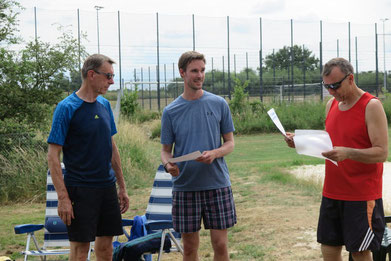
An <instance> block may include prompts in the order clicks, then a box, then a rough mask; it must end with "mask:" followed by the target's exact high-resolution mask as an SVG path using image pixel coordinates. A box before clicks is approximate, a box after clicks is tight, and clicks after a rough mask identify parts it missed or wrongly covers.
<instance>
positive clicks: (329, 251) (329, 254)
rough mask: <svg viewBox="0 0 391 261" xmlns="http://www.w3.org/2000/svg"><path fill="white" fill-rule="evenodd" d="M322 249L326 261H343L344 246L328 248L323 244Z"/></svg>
mask: <svg viewBox="0 0 391 261" xmlns="http://www.w3.org/2000/svg"><path fill="white" fill-rule="evenodd" d="M320 249H321V250H322V255H323V260H324V261H342V255H341V253H342V246H328V245H324V244H322V245H321V247H320Z"/></svg>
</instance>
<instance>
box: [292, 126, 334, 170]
mask: <svg viewBox="0 0 391 261" xmlns="http://www.w3.org/2000/svg"><path fill="white" fill-rule="evenodd" d="M293 141H294V142H295V147H296V152H297V153H298V154H303V155H307V156H312V157H317V158H321V159H327V158H326V157H324V156H322V152H326V151H330V150H332V149H333V144H332V142H331V139H330V135H329V134H328V133H327V132H326V131H322V130H295V136H294V137H293ZM327 160H330V159H327ZM330 161H331V162H332V163H334V164H335V165H337V166H338V163H337V162H336V161H333V160H330Z"/></svg>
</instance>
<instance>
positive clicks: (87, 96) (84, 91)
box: [76, 83, 98, 102]
mask: <svg viewBox="0 0 391 261" xmlns="http://www.w3.org/2000/svg"><path fill="white" fill-rule="evenodd" d="M76 95H77V96H78V97H79V98H80V99H82V100H83V101H86V102H95V101H96V98H97V97H98V94H97V93H95V92H94V91H92V88H90V87H89V86H88V85H87V84H85V83H83V84H82V85H81V87H80V89H79V90H78V91H77V92H76Z"/></svg>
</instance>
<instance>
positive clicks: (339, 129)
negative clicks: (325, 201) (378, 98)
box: [323, 93, 383, 201]
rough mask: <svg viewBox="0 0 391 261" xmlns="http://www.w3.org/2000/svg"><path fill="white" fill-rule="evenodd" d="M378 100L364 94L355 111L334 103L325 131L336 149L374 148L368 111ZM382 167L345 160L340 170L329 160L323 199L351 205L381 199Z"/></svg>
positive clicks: (380, 164) (354, 106) (353, 108)
mask: <svg viewBox="0 0 391 261" xmlns="http://www.w3.org/2000/svg"><path fill="white" fill-rule="evenodd" d="M373 98H375V97H374V96H372V95H371V94H369V93H364V94H363V95H362V96H361V97H360V99H359V100H358V101H357V103H356V104H355V105H353V107H352V108H350V109H349V110H347V111H341V110H339V108H338V101H337V100H335V99H334V101H333V102H332V104H331V107H330V111H329V113H328V115H327V118H326V131H327V132H328V133H329V135H330V138H331V141H332V143H333V146H342V147H350V148H357V149H365V148H370V147H372V144H371V141H370V139H369V135H368V130H367V126H366V124H365V108H366V106H367V104H368V102H369V101H370V100H371V99H373ZM382 174H383V163H374V164H366V163H361V162H358V161H354V160H350V159H346V160H344V161H340V162H338V166H336V165H334V164H333V163H332V162H330V161H329V160H326V175H325V181H324V186H323V196H325V197H328V198H332V199H337V200H348V201H366V200H374V199H378V198H381V197H382Z"/></svg>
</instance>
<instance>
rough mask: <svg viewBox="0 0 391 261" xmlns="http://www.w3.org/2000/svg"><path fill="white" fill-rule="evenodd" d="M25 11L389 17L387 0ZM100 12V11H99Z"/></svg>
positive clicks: (115, 3)
mask: <svg viewBox="0 0 391 261" xmlns="http://www.w3.org/2000/svg"><path fill="white" fill-rule="evenodd" d="M19 2H20V3H21V4H22V5H23V6H24V7H26V8H31V7H34V6H36V7H37V8H45V9H57V10H58V9H64V10H73V9H75V8H79V9H83V10H93V8H94V6H103V7H104V11H107V12H114V11H118V10H120V11H123V12H129V13H156V12H158V13H162V14H171V15H191V14H194V15H200V16H211V17H226V16H232V17H263V18H268V19H273V20H280V19H295V20H296V19H297V20H306V21H307V20H309V21H319V20H328V21H335V22H346V21H350V22H355V23H375V22H379V19H381V18H386V17H387V16H390V18H391V1H389V0H375V1H368V0H344V1H341V0H294V1H293V0H291V1H288V0H244V1H227V0H198V1H184V0H182V1H178V0H165V1H162V0H130V1H129V0H111V1H103V0H82V1H80V0H67V1H58V0H19ZM102 11H103V10H102Z"/></svg>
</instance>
